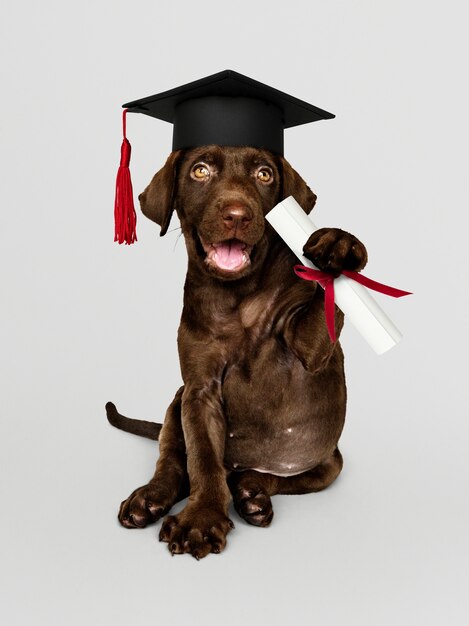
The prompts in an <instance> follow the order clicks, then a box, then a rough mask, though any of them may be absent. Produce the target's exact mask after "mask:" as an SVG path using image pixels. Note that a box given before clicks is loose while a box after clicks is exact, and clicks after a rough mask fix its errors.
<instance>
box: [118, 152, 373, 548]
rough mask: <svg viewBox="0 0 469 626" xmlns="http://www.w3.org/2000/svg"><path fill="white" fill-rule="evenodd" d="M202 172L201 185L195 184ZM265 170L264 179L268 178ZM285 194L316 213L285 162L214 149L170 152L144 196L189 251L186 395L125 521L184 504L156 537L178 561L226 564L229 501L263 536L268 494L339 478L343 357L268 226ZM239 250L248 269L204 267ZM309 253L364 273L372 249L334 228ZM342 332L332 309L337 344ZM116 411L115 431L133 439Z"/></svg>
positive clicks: (141, 520) (327, 265)
mask: <svg viewBox="0 0 469 626" xmlns="http://www.w3.org/2000/svg"><path fill="white" fill-rule="evenodd" d="M200 162H203V163H204V167H205V168H206V170H203V172H205V171H208V172H209V174H208V176H206V178H201V179H199V178H197V177H196V176H195V175H194V165H195V164H197V163H200ZM262 168H264V169H265V168H267V171H268V172H270V173H271V177H270V178H269V180H266V177H265V176H261V178H259V171H260V169H262ZM289 195H292V196H294V198H295V199H296V200H297V202H299V204H300V205H301V206H302V208H303V209H304V210H305V211H306V212H307V213H309V212H310V211H311V209H312V208H313V206H314V204H315V201H316V196H315V195H314V193H313V192H312V191H311V190H310V189H309V187H308V186H307V185H306V183H305V182H304V181H303V180H302V179H301V177H300V176H299V175H298V174H297V173H296V172H295V171H294V170H293V169H292V168H291V166H290V165H289V164H288V163H287V162H286V161H285V159H283V158H282V157H278V156H274V155H273V154H271V153H270V152H267V151H265V150H259V149H254V148H222V147H219V146H205V147H202V148H197V149H194V150H190V151H177V152H173V153H172V154H171V155H170V156H169V158H168V160H167V162H166V164H165V166H164V167H163V168H162V169H161V170H160V171H159V172H158V173H157V174H156V175H155V176H154V178H153V180H152V181H151V183H150V185H149V186H148V187H147V188H146V189H145V191H144V192H143V194H141V196H140V202H141V207H142V211H143V213H144V214H145V215H146V216H147V217H149V218H150V219H152V220H154V221H155V222H156V223H157V224H159V225H160V226H161V235H164V234H165V233H166V231H167V229H168V226H169V222H170V220H171V215H172V212H173V210H176V211H177V214H178V216H179V219H180V222H181V228H182V232H183V234H184V237H185V241H186V246H187V251H188V270H187V278H186V283H185V288H184V308H183V312H182V319H181V325H180V328H179V335H178V347H179V356H180V364H181V372H182V378H183V381H184V386H183V387H181V389H179V390H178V392H177V393H176V396H175V398H174V400H173V402H172V403H171V405H170V407H169V409H168V411H167V413H166V417H165V420H164V424H163V427H162V429H161V433H159V441H160V456H159V459H158V462H157V466H156V472H155V475H154V476H153V478H152V479H151V480H150V482H149V483H148V484H147V485H145V486H143V487H140V488H138V489H136V490H135V491H134V492H133V493H132V494H131V495H130V496H129V498H127V500H125V501H124V502H123V503H122V505H121V508H120V511H119V520H120V522H121V523H122V524H123V525H124V526H125V527H127V528H136V527H143V526H146V525H147V524H149V523H151V522H155V521H156V520H157V519H159V518H160V517H161V516H162V515H164V514H165V513H167V512H168V511H169V510H170V508H171V507H172V505H173V504H174V503H175V502H176V501H177V500H179V499H181V498H183V497H185V496H186V495H189V500H188V503H187V505H186V507H185V508H184V509H183V511H182V512H180V513H179V514H178V515H174V516H168V517H167V518H166V519H165V520H164V522H163V525H162V528H161V532H160V539H161V540H163V541H166V542H167V543H168V544H169V549H170V551H171V552H172V553H173V554H174V553H183V552H189V553H191V554H192V555H193V556H195V557H196V558H201V557H204V556H206V555H207V554H208V553H209V552H220V551H221V550H222V549H223V548H224V546H225V544H226V535H227V533H228V532H229V530H230V528H231V527H232V523H231V521H230V519H229V518H228V504H229V502H230V500H231V497H233V501H234V506H235V508H236V510H237V512H238V513H239V515H240V516H241V517H243V518H244V519H245V520H246V521H248V522H249V523H251V524H255V525H257V526H267V525H268V524H269V523H270V522H271V520H272V516H273V510H272V503H271V498H270V497H271V496H272V495H274V494H277V493H282V494H292V493H308V492H312V491H319V490H321V489H324V488H325V487H327V486H328V485H329V484H331V483H332V482H333V481H334V480H335V479H336V477H337V476H338V474H339V473H340V471H341V469H342V457H341V454H340V452H339V450H338V447H337V443H338V440H339V437H340V434H341V432H342V428H343V424H344V418H345V405H346V387H345V378H344V370H343V354H342V350H341V347H340V344H339V343H338V342H337V343H334V344H333V343H331V341H330V339H329V336H328V334H327V330H326V325H325V320H324V311H323V307H324V299H323V291H322V289H321V288H320V287H318V286H316V283H310V282H306V281H303V280H300V279H298V278H297V277H296V276H295V274H294V273H293V270H292V266H293V265H294V264H295V263H296V262H297V261H296V258H295V257H294V255H293V253H292V252H291V251H290V250H289V249H288V248H287V247H286V245H285V244H284V243H283V242H282V241H281V239H280V238H279V237H278V235H277V234H276V233H275V232H274V231H273V229H272V228H271V227H270V226H269V225H268V224H267V222H266V221H265V219H264V216H265V214H266V213H267V212H268V211H269V210H270V209H272V208H273V206H274V205H275V204H277V202H279V201H280V200H282V199H283V198H285V197H287V196H289ZM232 239H236V240H238V241H242V242H244V243H245V244H246V246H247V250H250V251H251V252H250V258H251V263H250V264H248V265H245V266H243V267H242V268H241V269H240V270H239V271H234V272H233V271H226V270H220V269H219V268H217V267H216V266H214V265H213V264H209V263H208V262H207V259H206V253H207V247H208V246H210V243H212V242H220V241H226V240H232ZM304 251H305V254H306V255H307V256H308V257H309V258H311V259H312V260H313V261H314V263H315V264H316V265H317V266H318V267H319V268H320V269H323V270H325V271H331V272H333V273H339V272H340V271H341V270H342V269H349V270H360V269H362V268H363V267H364V265H365V263H366V258H367V255H366V250H365V248H364V246H363V244H361V243H360V242H359V241H358V240H357V239H356V238H355V237H353V236H352V235H349V234H348V233H345V232H344V231H341V230H339V229H321V230H319V231H317V232H316V233H314V234H313V235H312V236H311V237H310V238H309V240H308V241H307V242H306V243H305V247H304ZM342 325H343V316H342V313H341V312H340V311H339V310H338V309H337V308H336V329H337V334H339V333H340V330H341V328H342ZM107 408H108V415H109V417H110V419H113V420H114V422H116V424H117V425H118V426H120V427H123V428H125V429H127V430H132V429H133V427H132V424H131V422H127V423H122V421H121V422H120V423H117V422H119V416H118V413H117V411H116V409H115V407H114V406H113V405H111V404H109V405H108V407H107ZM120 419H121V420H122V418H120ZM143 430H145V429H144V428H142V427H141V428H140V433H141V434H145V433H144V432H143ZM157 430H158V429H156V431H155V430H154V431H153V435H155V437H157V436H158V432H157ZM149 436H151V435H149ZM241 470H243V471H241ZM293 474H295V475H293Z"/></svg>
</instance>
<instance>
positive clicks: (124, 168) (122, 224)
mask: <svg viewBox="0 0 469 626" xmlns="http://www.w3.org/2000/svg"><path fill="white" fill-rule="evenodd" d="M126 115H127V109H124V111H123V114H122V126H123V133H124V140H123V141H122V146H121V161H120V165H119V169H118V171H117V178H116V198H115V200H114V224H115V230H114V241H118V242H119V243H125V244H131V243H134V241H137V232H136V226H137V214H136V213H135V208H134V194H133V189H132V180H131V178H130V170H129V163H130V152H131V147H130V143H129V142H128V140H127V137H126V135H125V122H126Z"/></svg>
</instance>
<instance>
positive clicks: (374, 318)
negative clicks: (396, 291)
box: [265, 196, 402, 354]
mask: <svg viewBox="0 0 469 626" xmlns="http://www.w3.org/2000/svg"><path fill="white" fill-rule="evenodd" d="M265 217H266V220H267V221H268V222H269V223H270V224H271V225H272V226H273V228H274V229H275V230H276V231H277V233H278V234H279V235H280V237H281V238H282V239H283V240H284V241H285V243H286V244H287V246H288V247H289V248H291V249H292V251H293V252H294V253H295V254H296V256H297V257H298V258H299V259H300V261H301V262H302V263H303V265H306V266H307V267H311V268H313V269H318V268H317V267H316V266H315V265H313V263H311V261H310V260H309V259H307V258H306V257H305V256H304V255H303V246H304V244H305V243H306V242H307V240H308V238H309V236H310V235H311V234H312V233H313V232H314V231H315V230H317V227H316V226H315V225H314V224H313V222H312V221H311V220H310V219H309V217H308V215H306V213H305V212H304V211H303V209H302V208H301V207H300V205H299V204H298V202H297V201H296V200H295V199H294V198H293V197H292V196H289V197H288V198H286V199H285V200H282V202H279V204H277V205H276V206H275V207H274V208H273V209H272V210H271V211H269V213H267V215H266V216H265ZM334 295H335V302H336V304H337V306H338V307H339V308H340V309H341V310H342V311H343V313H344V314H345V315H346V317H347V319H349V320H350V322H351V323H352V324H353V326H355V328H356V329H357V330H358V332H359V333H360V334H361V335H362V337H363V338H364V339H365V340H366V341H367V342H368V344H369V345H370V346H371V347H372V348H373V350H374V351H375V352H376V354H383V352H386V351H387V350H389V349H390V348H393V347H394V346H395V345H396V344H397V343H398V342H399V341H400V340H401V339H402V334H401V333H400V332H399V330H398V329H397V328H396V326H395V325H394V324H393V322H392V321H391V320H390V319H389V317H388V316H387V315H386V313H385V312H384V311H383V309H382V308H381V307H380V306H379V305H378V303H377V302H376V300H375V299H374V298H373V297H372V296H371V295H370V293H369V292H368V290H367V289H365V287H363V285H360V284H359V283H357V282H355V281H354V280H352V279H351V278H347V277H346V276H343V275H341V276H339V277H338V278H336V279H335V280H334Z"/></svg>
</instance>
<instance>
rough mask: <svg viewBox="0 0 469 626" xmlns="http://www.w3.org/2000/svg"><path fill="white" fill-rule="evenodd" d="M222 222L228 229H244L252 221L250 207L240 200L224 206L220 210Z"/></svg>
mask: <svg viewBox="0 0 469 626" xmlns="http://www.w3.org/2000/svg"><path fill="white" fill-rule="evenodd" d="M222 217H223V222H224V224H225V227H226V228H227V229H228V230H233V231H236V230H244V229H245V228H246V227H247V226H248V225H249V223H250V222H251V221H252V213H251V211H250V209H249V208H248V207H247V206H245V205H244V204H241V203H240V202H233V203H231V204H229V205H228V206H225V207H224V209H223V211H222Z"/></svg>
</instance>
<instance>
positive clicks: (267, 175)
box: [257, 167, 273, 183]
mask: <svg viewBox="0 0 469 626" xmlns="http://www.w3.org/2000/svg"><path fill="white" fill-rule="evenodd" d="M272 178H273V174H272V170H271V169H270V168H268V167H260V168H259V169H258V170H257V179H258V180H260V181H261V182H263V183H270V181H271V180H272Z"/></svg>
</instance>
